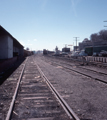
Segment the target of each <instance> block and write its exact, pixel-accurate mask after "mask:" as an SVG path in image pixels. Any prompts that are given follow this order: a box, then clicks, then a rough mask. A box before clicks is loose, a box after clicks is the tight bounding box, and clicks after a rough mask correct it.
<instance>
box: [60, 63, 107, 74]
mask: <svg viewBox="0 0 107 120" xmlns="http://www.w3.org/2000/svg"><path fill="white" fill-rule="evenodd" d="M60 63H63V64H66V65H70V66H77V67H78V68H82V69H85V70H90V71H92V72H96V73H99V74H103V75H107V73H103V72H98V71H95V70H92V69H88V68H84V67H81V66H79V65H71V64H68V63H65V62H62V61H61V62H60Z"/></svg>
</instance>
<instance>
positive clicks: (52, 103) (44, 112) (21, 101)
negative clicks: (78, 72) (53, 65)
mask: <svg viewBox="0 0 107 120" xmlns="http://www.w3.org/2000/svg"><path fill="white" fill-rule="evenodd" d="M38 70H39V72H38ZM35 76H36V77H35ZM40 76H41V77H42V78H41V77H40ZM43 79H44V80H45V82H46V83H47V84H48V86H49V87H47V85H46V84H45V82H44V81H43ZM49 88H50V89H51V91H50V89H49ZM52 93H53V94H54V95H55V97H56V98H57V100H56V98H55V97H54V96H53V94H52ZM58 101H59V102H58ZM47 103H48V104H47ZM59 103H60V104H59ZM62 108H63V109H64V110H63V109H62ZM66 113H67V114H66ZM68 115H69V117H68ZM10 119H12V120H19V119H20V120H23V119H24V120H34V119H37V120H42V119H43V120H57V119H58V120H70V119H71V120H80V119H79V118H78V117H77V115H76V114H75V113H74V112H73V110H72V109H71V108H70V107H69V105H68V104H67V103H66V102H65V101H64V99H63V98H62V97H61V96H60V94H59V93H58V92H57V91H56V90H55V88H54V87H53V86H52V84H51V83H50V82H49V80H48V79H47V77H46V76H45V75H44V73H43V72H42V71H41V69H40V68H39V66H38V65H37V64H36V63H35V64H34V61H33V58H28V60H27V61H26V64H24V66H23V69H22V72H21V74H20V77H19V80H18V83H17V87H16V90H15V93H14V96H13V99H12V102H11V105H10V108H9V111H8V113H7V117H6V119H5V120H10Z"/></svg>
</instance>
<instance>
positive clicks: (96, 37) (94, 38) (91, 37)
mask: <svg viewBox="0 0 107 120" xmlns="http://www.w3.org/2000/svg"><path fill="white" fill-rule="evenodd" d="M90 40H91V41H92V42H95V41H97V40H98V34H97V33H94V34H91V36H90Z"/></svg>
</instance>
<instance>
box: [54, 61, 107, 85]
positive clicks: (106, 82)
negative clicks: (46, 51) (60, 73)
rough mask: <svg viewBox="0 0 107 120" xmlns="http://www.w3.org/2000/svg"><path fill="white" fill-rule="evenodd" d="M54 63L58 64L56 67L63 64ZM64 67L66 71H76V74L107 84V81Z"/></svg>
mask: <svg viewBox="0 0 107 120" xmlns="http://www.w3.org/2000/svg"><path fill="white" fill-rule="evenodd" d="M53 63H54V64H56V65H60V66H62V65H61V64H58V63H56V62H53ZM62 67H63V68H65V69H68V70H71V71H74V72H76V73H79V74H81V75H84V76H87V77H89V78H92V79H95V80H97V81H100V82H102V83H105V84H107V81H104V80H101V79H99V78H94V77H92V76H90V75H87V74H85V73H82V72H80V71H77V70H74V69H71V68H69V67H65V66H62Z"/></svg>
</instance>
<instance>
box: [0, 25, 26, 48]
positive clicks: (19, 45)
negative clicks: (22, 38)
mask: <svg viewBox="0 0 107 120" xmlns="http://www.w3.org/2000/svg"><path fill="white" fill-rule="evenodd" d="M0 35H9V36H10V37H11V38H12V39H13V45H15V46H18V47H21V48H22V47H23V48H24V46H23V45H21V44H20V43H19V42H18V40H16V39H15V38H14V37H13V36H12V35H11V34H10V33H9V32H8V31H7V30H5V29H4V28H3V27H2V26H1V25H0Z"/></svg>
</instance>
